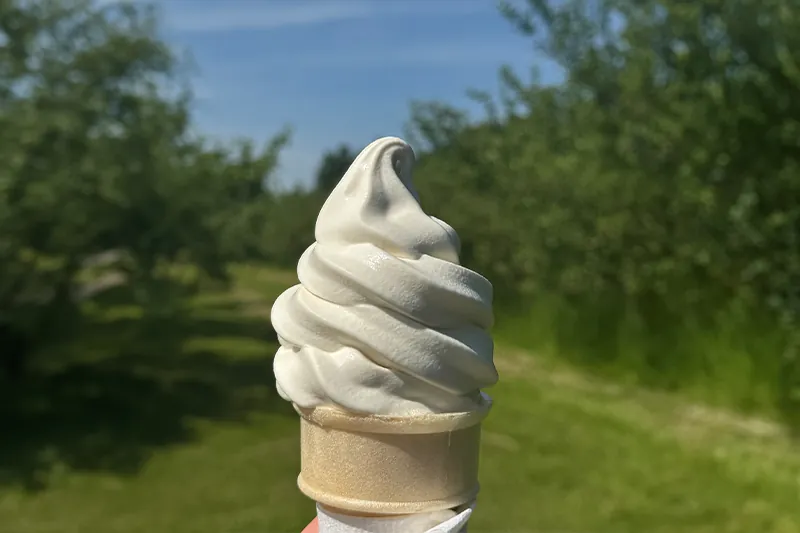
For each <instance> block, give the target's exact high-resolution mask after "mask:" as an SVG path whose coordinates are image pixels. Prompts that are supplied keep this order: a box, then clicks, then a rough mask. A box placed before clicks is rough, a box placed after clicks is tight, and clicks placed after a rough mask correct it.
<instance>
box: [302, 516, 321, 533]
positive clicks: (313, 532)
mask: <svg viewBox="0 0 800 533" xmlns="http://www.w3.org/2000/svg"><path fill="white" fill-rule="evenodd" d="M300 533H319V523H317V519H316V518H315V519H314V520H312V521H311V523H310V524H308V525H307V526H306V528H305V529H304V530H303V531H301V532H300Z"/></svg>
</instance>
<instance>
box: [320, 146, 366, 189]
mask: <svg viewBox="0 0 800 533" xmlns="http://www.w3.org/2000/svg"><path fill="white" fill-rule="evenodd" d="M357 155H358V154H357V153H356V152H354V151H353V149H352V148H350V147H349V146H347V145H346V144H342V145H340V146H339V147H338V148H336V149H334V150H329V151H328V152H325V154H324V155H323V156H322V160H321V161H320V164H319V166H318V167H317V172H316V176H315V178H316V179H315V183H316V187H317V190H318V191H320V192H323V193H326V194H327V193H329V192H330V191H332V190H333V188H334V187H336V184H337V183H339V180H340V179H341V178H342V176H343V175H344V173H345V172H347V169H348V168H350V165H351V164H353V161H354V160H355V158H356V156H357Z"/></svg>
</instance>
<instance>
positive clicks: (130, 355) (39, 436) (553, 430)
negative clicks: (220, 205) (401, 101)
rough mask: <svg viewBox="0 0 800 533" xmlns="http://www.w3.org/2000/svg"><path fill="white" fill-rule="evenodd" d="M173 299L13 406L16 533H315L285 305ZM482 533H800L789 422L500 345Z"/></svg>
mask: <svg viewBox="0 0 800 533" xmlns="http://www.w3.org/2000/svg"><path fill="white" fill-rule="evenodd" d="M235 279H236V283H235V284H234V285H233V287H231V288H229V289H223V288H221V287H203V290H202V291H201V292H199V293H197V294H189V293H186V291H185V290H184V289H183V288H182V287H181V286H175V285H171V284H165V285H164V286H163V287H160V288H159V290H157V291H155V293H154V294H153V295H151V299H150V300H148V302H149V303H148V305H146V306H144V307H143V306H141V305H132V304H131V303H130V299H129V295H127V294H126V293H125V290H124V289H120V290H118V291H116V293H115V291H110V293H109V295H108V296H107V297H106V301H101V302H99V303H97V304H93V305H89V306H87V320H86V323H85V324H83V325H82V326H81V327H82V329H81V335H79V336H77V338H76V339H75V341H73V342H69V343H63V344H61V345H60V346H58V347H57V348H52V349H50V351H48V352H46V353H43V354H40V357H39V359H38V362H37V365H36V369H37V370H36V372H34V374H33V375H32V376H31V378H30V379H29V380H28V381H27V382H26V383H24V384H22V385H19V386H16V387H13V388H12V387H8V386H7V387H5V388H4V389H3V390H2V391H0V400H1V401H2V403H0V421H2V427H3V430H2V431H3V432H2V435H1V436H0V531H2V532H3V533H50V532H52V533H56V532H57V533H73V532H75V533H78V532H80V533H143V532H147V533H283V532H287V533H295V532H299V531H300V530H301V529H302V527H303V526H304V525H305V524H306V523H307V522H308V520H309V519H310V518H311V517H312V516H313V513H314V511H313V504H312V503H311V502H309V501H308V500H306V499H305V498H304V497H303V496H302V495H301V494H300V493H299V491H298V490H297V489H296V486H295V479H296V475H297V473H298V470H299V458H298V438H297V432H298V424H297V418H296V415H295V414H294V413H293V411H292V410H291V409H290V408H289V407H288V406H287V405H286V404H285V402H283V401H282V400H280V398H278V397H277V395H276V394H275V392H274V387H273V377H272V372H271V357H272V354H273V353H274V350H275V347H276V344H275V338H274V333H273V332H272V331H271V329H270V328H269V327H268V315H269V308H270V304H271V301H272V299H273V298H274V297H275V296H276V295H277V294H278V293H279V292H280V291H281V290H282V289H283V288H285V287H286V286H287V285H288V284H290V283H292V282H293V279H294V277H293V276H292V275H291V274H286V273H282V272H275V271H270V270H267V269H260V268H255V267H248V268H241V269H238V270H237V272H236V277H235ZM497 360H498V367H499V369H500V371H501V379H502V382H501V384H500V385H499V386H497V387H496V388H495V389H493V390H492V391H491V394H492V395H493V396H494V398H495V402H496V403H495V408H494V410H493V412H492V413H491V415H490V417H489V419H488V421H487V424H486V427H485V435H484V446H483V457H482V474H481V479H482V485H483V491H482V493H481V498H480V505H479V507H478V512H477V514H476V515H475V517H474V519H473V521H472V523H471V527H470V531H471V532H473V533H476V532H486V533H494V532H498V533H499V532H508V533H512V532H514V533H517V532H518V533H522V532H531V533H626V532H631V533H633V532H636V533H641V532H645V531H646V532H647V533H659V532H664V533H682V532H687V533H700V532H709V533H712V532H713V533H734V532H742V533H754V532H759V533H760V532H770V533H796V532H800V496H799V494H800V451H798V449H797V448H795V447H794V446H793V445H792V444H791V443H790V441H789V440H788V438H787V437H786V436H785V435H784V434H783V432H782V430H781V429H780V428H779V427H777V426H775V425H772V424H770V423H767V422H763V421H758V420H750V419H746V418H743V417H741V416H738V415H734V414H730V413H726V412H723V411H717V410H713V409H710V408H705V407H702V406H698V405H693V404H691V403H688V402H687V401H685V400H682V399H680V398H678V397H676V396H671V395H667V394H662V393H655V392H648V391H645V390H641V389H637V388H633V387H622V386H619V385H612V384H609V383H606V382H603V381H600V380H597V379H592V378H589V377H587V376H586V375H585V374H583V373H580V372H577V371H575V370H572V369H571V368H569V367H565V366H562V365H560V364H556V363H554V362H553V361H552V360H550V359H547V358H536V357H533V356H531V355H530V354H528V353H526V352H524V351H522V350H517V349H510V348H506V347H503V346H500V347H499V348H498V353H497Z"/></svg>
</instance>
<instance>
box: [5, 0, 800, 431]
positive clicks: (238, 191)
mask: <svg viewBox="0 0 800 533" xmlns="http://www.w3.org/2000/svg"><path fill="white" fill-rule="evenodd" d="M798 7H800V5H798V4H797V2H796V0H765V1H758V2H756V1H755V0H725V1H723V0H698V1H695V2H668V1H665V0H592V1H588V0H576V1H574V2H554V1H548V0H527V1H522V0H520V1H517V2H506V3H503V4H502V5H501V9H502V10H503V13H504V14H505V16H506V17H507V18H508V20H509V22H510V28H513V29H514V30H516V31H517V32H519V33H520V34H521V35H523V36H525V38H527V39H528V40H529V41H530V42H531V44H532V46H533V47H535V48H536V49H537V50H538V51H539V52H540V53H542V54H544V55H545V56H546V57H548V58H549V59H550V60H552V61H554V62H555V63H557V64H558V65H559V66H560V67H561V68H562V69H563V72H564V73H565V77H564V81H563V82H562V83H559V84H557V85H548V84H543V83H540V82H539V81H538V78H537V76H536V72H535V70H534V71H533V75H532V76H531V78H530V79H523V78H520V77H519V76H518V75H517V74H516V73H514V72H512V71H511V70H510V69H508V68H502V69H501V70H500V73H499V75H500V80H501V86H502V90H501V94H500V96H499V97H497V98H494V99H493V98H489V97H488V96H487V95H486V94H484V93H481V92H479V91H473V95H474V96H475V98H477V99H478V100H479V101H481V102H482V103H483V104H484V107H485V114H484V115H485V116H484V117H482V118H481V119H479V120H476V119H474V118H473V117H470V116H468V115H467V113H465V112H464V111H462V110H459V109H456V108H453V107H451V106H449V105H448V104H446V103H439V102H418V103H415V104H413V105H412V108H411V113H410V118H409V139H410V140H411V141H412V144H414V146H415V149H416V150H417V155H418V159H419V166H418V170H417V177H416V182H417V185H418V188H419V189H420V193H421V198H422V201H423V204H424V207H426V209H427V210H428V211H429V212H431V213H435V214H436V215H437V216H439V217H440V218H443V219H445V220H447V221H448V222H450V223H451V224H452V225H453V226H454V227H456V229H457V230H458V232H459V234H460V236H461V237H462V241H463V247H462V256H463V260H464V262H465V264H467V265H469V266H471V267H473V268H475V269H477V270H478V271H480V272H482V273H484V274H485V275H486V276H487V277H489V278H490V279H491V280H492V282H493V283H494V285H495V287H496V289H497V301H498V308H499V309H500V312H501V314H502V316H509V317H514V320H517V321H518V322H513V321H511V320H510V319H509V321H507V322H508V323H512V322H513V323H514V324H518V327H516V329H517V330H518V331H519V332H521V331H524V330H527V329H532V330H535V329H536V328H534V327H533V326H534V324H535V323H542V324H544V323H546V324H547V327H546V328H540V329H538V330H536V331H538V332H539V333H537V336H536V338H528V339H527V340H526V342H530V343H534V344H535V343H537V342H543V341H544V340H548V341H553V342H555V344H557V345H558V346H559V347H560V348H562V350H561V351H569V350H568V348H569V349H574V352H575V353H576V354H580V355H579V356H576V357H578V358H579V359H580V360H581V361H582V362H588V363H589V364H592V365H600V366H603V365H606V366H607V365H609V364H610V365H612V366H613V365H617V364H618V365H620V366H622V367H625V368H627V369H628V370H631V369H632V372H633V373H634V374H635V375H636V376H638V377H639V378H641V379H644V380H650V381H652V382H653V383H655V384H657V385H663V386H668V387H673V388H680V387H681V386H682V385H683V384H685V383H687V382H691V383H692V384H696V383H699V384H701V385H702V386H703V387H706V388H708V389H709V390H712V389H716V388H719V387H722V388H725V387H726V386H728V385H726V384H725V383H731V384H732V383H737V385H736V387H737V389H736V394H735V398H733V401H735V402H736V403H737V405H739V406H742V407H747V408H754V409H764V410H769V411H774V412H780V413H783V414H784V415H786V416H787V417H789V418H791V417H792V414H791V413H800V409H798V407H800V387H799V385H800V355H798V348H797V347H798V341H797V333H796V331H797V329H798V328H797V320H798V313H800V99H798V98H796V96H797V94H798V93H799V91H798V90H799V89H800V62H798V61H797V59H796V57H795V56H796V54H795V53H794V52H795V51H796V50H800V31H798V30H800V9H797V8H798ZM156 30H157V17H156V16H155V15H154V13H153V11H152V10H151V9H149V8H147V7H146V6H143V5H139V4H137V5H123V4H119V5H111V4H103V5H96V4H93V3H91V2H88V1H84V0H70V1H58V2H57V1H41V2H21V1H10V0H7V1H5V2H2V3H0V32H1V33H2V35H4V36H5V37H4V41H3V44H2V46H0V121H2V127H1V128H0V135H3V139H2V140H3V142H2V143H0V151H2V159H1V160H2V162H3V163H2V165H0V313H2V315H0V320H2V323H3V324H6V325H8V324H10V325H12V326H13V327H14V328H15V329H16V330H23V331H25V332H27V334H28V335H33V336H36V334H35V333H32V332H36V331H43V330H48V328H50V327H51V326H52V324H53V323H55V322H58V320H57V319H56V318H54V317H59V316H63V313H64V308H65V306H66V307H67V308H69V307H74V306H75V305H76V303H75V298H74V297H72V295H73V294H74V289H75V285H76V280H77V278H78V277H79V276H80V272H81V269H82V265H84V264H85V262H86V261H87V260H88V259H90V258H92V257H96V256H97V255H98V254H102V253H105V252H108V251H109V250H114V251H115V253H116V254H117V255H116V257H117V258H118V260H119V264H120V268H122V269H123V270H124V272H125V274H126V277H127V279H128V280H129V282H131V283H134V282H136V281H142V283H144V282H146V280H147V279H148V278H151V277H153V276H155V275H157V272H158V268H159V265H162V264H165V263H175V262H183V263H190V264H193V265H196V266H197V267H198V268H199V269H201V270H202V271H203V272H205V273H207V274H208V275H209V276H213V277H218V278H224V276H225V274H226V265H228V264H229V263H231V262H238V261H262V262H266V263H270V264H274V265H280V266H286V267H292V266H293V265H294V264H295V263H296V261H297V258H298V257H299V255H300V254H301V253H302V251H303V249H304V248H305V247H306V246H307V245H308V244H309V243H310V242H312V241H313V226H314V221H315V217H316V213H317V211H318V209H319V207H320V206H321V203H322V201H323V200H324V198H325V195H326V193H327V192H328V191H330V189H331V188H332V187H333V186H334V185H335V183H336V181H337V180H338V179H339V177H340V176H341V175H342V174H343V172H344V171H345V170H346V168H347V166H348V165H349V164H350V162H352V160H353V158H354V156H355V151H354V150H353V149H352V148H350V147H348V146H346V145H341V146H339V147H336V148H334V149H332V150H331V151H330V152H328V153H327V154H324V155H323V157H322V159H321V161H320V165H319V170H318V173H317V176H316V182H315V187H313V188H312V190H303V189H297V190H293V191H290V192H285V193H275V192H272V190H271V189H270V187H269V183H270V179H271V178H272V176H274V173H275V169H276V166H277V163H278V160H279V156H280V150H281V148H282V147H283V146H285V144H286V143H287V142H288V141H289V134H288V132H286V133H282V134H280V135H277V136H276V137H275V138H274V139H273V140H272V141H271V142H270V143H268V144H267V145H266V146H263V147H256V146H254V145H252V144H251V143H248V142H242V143H239V144H227V145H223V144H219V143H216V144H215V143H212V142H210V141H209V140H207V139H205V138H203V137H201V136H198V135H197V134H194V133H192V131H191V128H190V125H191V91H190V87H189V85H188V84H187V83H186V81H185V79H182V76H181V73H182V70H181V64H180V62H179V61H177V60H176V58H175V56H174V55H173V53H172V52H171V51H170V50H169V48H168V47H167V46H166V45H165V44H164V43H163V42H162V41H161V40H160V39H159V38H158V36H157V31H156ZM465 89H466V88H465ZM548 320H549V322H547V321H548ZM526 321H527V322H526ZM5 327H8V326H5ZM690 334H691V335H692V338H693V339H695V340H698V339H699V340H698V342H694V343H693V344H691V346H690V345H689V344H687V342H685V341H686V338H688V336H690ZM725 335H727V337H726V338H727V339H728V341H729V345H725V346H722V345H719V344H718V345H713V342H711V341H709V339H710V338H721V337H722V336H725ZM701 340H702V342H701ZM709 343H710V344H709ZM625 346H634V347H635V348H632V349H626V348H625ZM721 346H722V347H721ZM728 346H730V347H733V348H736V351H735V353H733V351H731V352H730V353H728V352H729V351H728ZM723 382H724V383H723ZM733 387H734V385H730V388H733ZM765 391H766V392H765Z"/></svg>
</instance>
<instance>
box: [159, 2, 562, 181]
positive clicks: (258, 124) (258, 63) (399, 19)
mask: <svg viewBox="0 0 800 533" xmlns="http://www.w3.org/2000/svg"><path fill="white" fill-rule="evenodd" d="M157 3H158V5H159V6H160V7H161V8H162V14H163V22H164V26H163V31H164V36H165V37H166V39H167V40H168V41H169V42H170V43H171V44H173V45H174V46H175V47H176V48H177V49H178V50H181V51H185V52H188V53H189V54H190V55H191V57H192V58H193V61H194V63H195V64H196V66H197V74H196V76H195V77H194V88H195V92H196V96H197V103H196V114H195V117H196V123H197V125H198V127H199V128H200V129H201V130H202V131H203V132H205V133H207V134H209V135H211V136H213V137H217V138H222V139H230V138H234V137H240V136H244V137H249V138H253V139H256V140H259V141H262V140H266V139H269V138H270V137H271V136H273V135H274V134H275V133H276V132H278V131H279V130H281V129H282V128H283V127H284V126H287V125H289V126H291V127H292V129H293V136H292V143H291V145H290V146H289V147H288V148H287V149H286V150H285V152H284V154H283V157H282V162H281V171H280V176H279V179H280V181H281V182H282V183H283V184H296V183H299V184H308V183H310V181H311V179H312V176H313V173H314V169H315V168H316V165H317V163H318V161H319V159H320V157H321V154H322V152H323V151H324V150H326V149H328V148H332V147H334V146H336V145H338V144H339V143H342V142H346V143H348V144H351V145H352V146H354V147H355V148H356V149H360V148H362V147H363V146H365V145H366V144H367V143H369V142H370V141H372V140H373V139H375V138H377V137H381V136H384V135H399V136H402V133H403V126H404V124H405V122H406V120H407V118H408V115H409V102H410V101H411V100H415V99H416V100H431V99H433V100H441V101H446V102H449V103H451V104H454V105H458V106H460V107H466V108H469V109H474V110H476V111H477V110H478V106H477V105H475V104H473V103H471V101H470V100H469V99H468V98H467V97H466V94H465V93H466V90H467V89H468V88H477V89H481V90H488V91H491V92H494V91H496V89H497V85H498V84H497V71H498V68H499V67H500V66H501V65H503V64H509V65H511V66H512V67H513V68H514V69H515V70H516V71H517V72H518V73H520V74H522V75H523V76H525V75H526V73H527V72H528V71H529V69H530V68H531V67H532V66H533V65H538V66H539V68H540V69H541V76H542V80H543V81H551V80H552V79H553V78H555V77H556V76H557V73H556V72H557V71H556V70H555V69H554V68H553V67H552V66H551V65H548V64H547V63H545V62H542V60H541V58H540V57H537V54H536V53H535V52H534V50H533V48H532V46H531V44H530V42H529V41H528V40H526V39H525V38H524V37H522V36H520V35H518V34H516V33H515V32H514V31H513V29H512V28H511V26H510V25H509V24H508V23H507V22H506V21H505V20H504V19H503V17H502V16H501V15H500V14H499V12H498V11H497V8H496V3H495V2H494V1H493V0H160V1H158V2H157Z"/></svg>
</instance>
